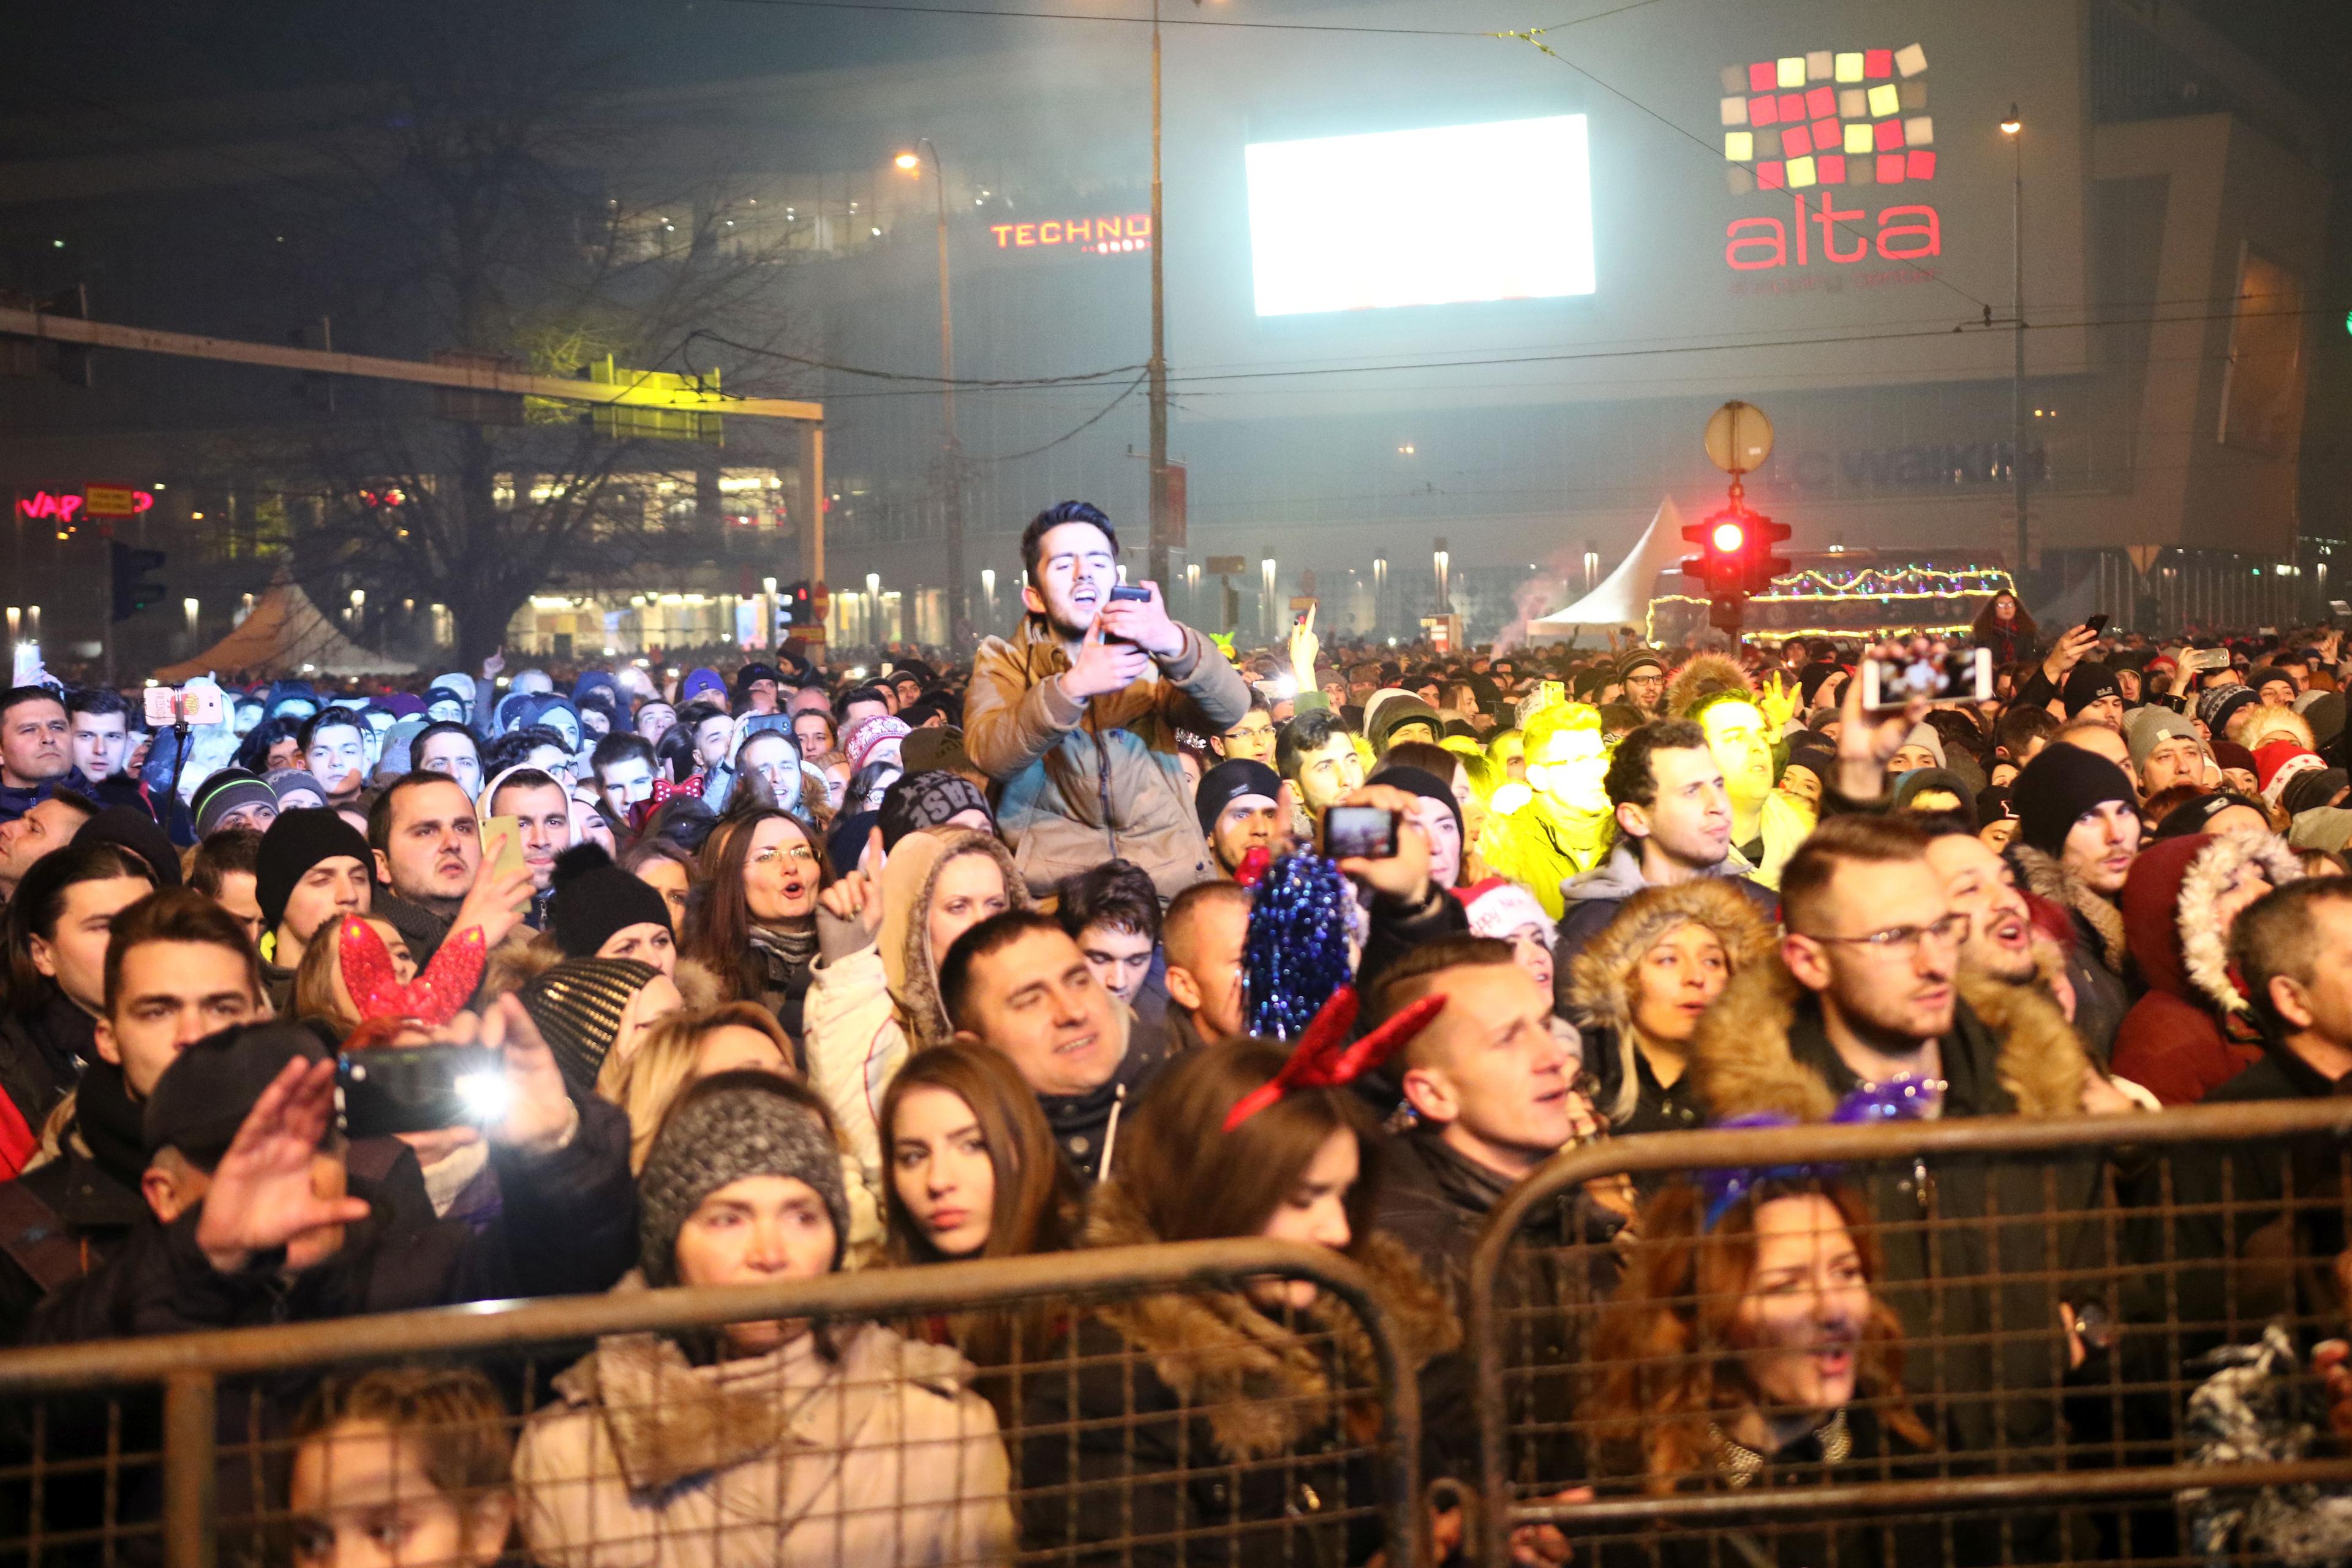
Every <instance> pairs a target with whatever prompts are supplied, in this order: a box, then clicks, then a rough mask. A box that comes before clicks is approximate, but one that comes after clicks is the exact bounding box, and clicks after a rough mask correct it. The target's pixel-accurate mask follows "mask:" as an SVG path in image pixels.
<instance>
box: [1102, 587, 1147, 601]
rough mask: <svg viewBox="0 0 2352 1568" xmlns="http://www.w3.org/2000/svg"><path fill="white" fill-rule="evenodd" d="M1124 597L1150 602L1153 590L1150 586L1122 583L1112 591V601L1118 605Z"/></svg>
mask: <svg viewBox="0 0 2352 1568" xmlns="http://www.w3.org/2000/svg"><path fill="white" fill-rule="evenodd" d="M1122 599H1131V600H1134V601H1135V602H1136V603H1138V604H1149V603H1150V599H1151V590H1150V589H1149V588H1136V587H1130V586H1129V585H1128V584H1125V583H1121V584H1118V586H1117V587H1115V588H1113V589H1112V590H1111V591H1110V602H1111V603H1112V604H1114V605H1116V604H1118V602H1119V601H1120V600H1122Z"/></svg>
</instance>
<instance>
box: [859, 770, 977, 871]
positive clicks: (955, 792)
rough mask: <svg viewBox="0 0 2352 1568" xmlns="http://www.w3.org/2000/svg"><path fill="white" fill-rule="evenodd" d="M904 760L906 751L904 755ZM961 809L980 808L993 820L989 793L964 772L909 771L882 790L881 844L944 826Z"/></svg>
mask: <svg viewBox="0 0 2352 1568" xmlns="http://www.w3.org/2000/svg"><path fill="white" fill-rule="evenodd" d="M900 755H901V760H903V759H904V753H903V752H902V753H901V754H900ZM959 811H977V812H980V813H982V815H984V816H987V818H988V819H989V821H991V822H994V821H995V820H996V814H995V813H994V812H992V811H990V810H989V809H988V796H986V795H982V793H981V790H980V786H979V785H978V784H974V783H972V782H971V780H970V779H968V778H966V777H964V776H963V775H962V774H961V773H939V772H936V771H935V772H932V773H906V774H903V775H901V776H900V777H899V778H898V779H897V780H896V781H895V782H893V783H892V784H891V785H890V787H889V788H888V789H887V790H885V791H883V792H882V809H881V812H880V813H879V816H880V820H881V825H882V847H883V848H884V849H886V850H889V849H896V848H897V847H898V840H900V839H901V838H904V837H907V835H908V834H909V833H913V832H917V831H919V829H922V828H925V827H943V826H947V822H948V819H949V818H950V817H951V816H955V814H956V813H957V812H959Z"/></svg>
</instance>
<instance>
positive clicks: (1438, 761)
mask: <svg viewBox="0 0 2352 1568" xmlns="http://www.w3.org/2000/svg"><path fill="white" fill-rule="evenodd" d="M1469 760H1470V759H1469V758H1468V757H1467V756H1465V755H1464V754H1463V753H1462V752H1453V751H1448V750H1446V749H1445V748H1444V746H1441V745H1439V744H1438V743H1437V742H1434V741H1399V742H1397V743H1396V744H1395V745H1393V746H1391V747H1390V748H1389V749H1388V750H1387V751H1385V752H1381V765H1380V767H1379V768H1378V769H1377V770H1375V773H1376V775H1377V774H1378V773H1386V772H1388V771H1389V770H1390V769H1391V768H1419V769H1420V770H1421V771H1422V772H1423V773H1427V774H1428V775H1429V776H1430V777H1431V778H1433V779H1435V780H1436V781H1437V782H1438V783H1439V784H1444V786H1445V787H1446V788H1447V789H1449V790H1450V789H1452V788H1453V787H1454V769H1456V768H1458V767H1460V766H1462V764H1463V763H1466V762H1468V761H1469ZM1365 782H1366V783H1370V782H1372V780H1370V779H1368V780H1366V781H1365Z"/></svg>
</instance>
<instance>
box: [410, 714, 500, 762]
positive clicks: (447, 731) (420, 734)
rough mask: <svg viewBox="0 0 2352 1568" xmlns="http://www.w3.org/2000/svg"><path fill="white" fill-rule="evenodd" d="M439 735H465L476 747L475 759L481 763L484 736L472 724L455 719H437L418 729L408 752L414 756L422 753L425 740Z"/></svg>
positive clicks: (470, 743) (468, 741) (469, 743)
mask: <svg viewBox="0 0 2352 1568" xmlns="http://www.w3.org/2000/svg"><path fill="white" fill-rule="evenodd" d="M439 735H463V736H465V737H466V743H467V745H469V746H471V747H473V748H474V761H475V762H476V763H479V762H480V761H481V760H482V738H481V737H480V736H479V735H477V734H475V733H474V728H473V726H472V725H470V724H460V723H459V722H457V721H456V720H455V719H436V720H435V721H433V722H432V723H430V724H427V725H425V728H423V729H422V730H419V731H416V736H415V739H414V740H412V741H410V742H409V743H408V754H409V755H410V756H412V757H414V756H417V755H419V754H421V753H422V752H424V750H425V742H427V741H430V740H432V739H434V738H435V737H436V736H439Z"/></svg>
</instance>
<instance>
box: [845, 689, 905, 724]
mask: <svg viewBox="0 0 2352 1568" xmlns="http://www.w3.org/2000/svg"><path fill="white" fill-rule="evenodd" d="M897 696H898V693H897V692H895V691H885V690H883V689H882V688H881V687H879V686H877V685H876V684H875V683H874V682H873V681H870V680H869V681H867V682H866V684H865V685H863V686H853V687H851V688H849V689H847V690H845V691H844V692H843V693H842V694H841V695H840V696H838V697H836V698H835V699H834V700H833V710H834V712H835V713H836V714H844V713H847V712H848V711H849V705H850V704H851V703H853V702H878V703H880V704H881V705H882V710H883V711H884V712H886V713H887V712H888V711H889V710H891V709H893V708H895V707H896V706H898V704H897V703H896V702H894V701H893V700H892V699H893V698H895V697H897ZM838 728H839V721H837V720H836V721H835V729H836V730H838Z"/></svg>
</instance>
